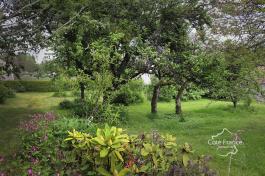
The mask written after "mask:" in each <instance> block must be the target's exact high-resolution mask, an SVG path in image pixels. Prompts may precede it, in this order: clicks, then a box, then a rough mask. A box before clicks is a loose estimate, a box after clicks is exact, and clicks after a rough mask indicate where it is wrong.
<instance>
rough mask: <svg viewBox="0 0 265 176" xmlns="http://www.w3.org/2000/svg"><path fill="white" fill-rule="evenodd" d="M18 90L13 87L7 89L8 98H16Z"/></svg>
mask: <svg viewBox="0 0 265 176" xmlns="http://www.w3.org/2000/svg"><path fill="white" fill-rule="evenodd" d="M15 97H16V92H15V91H14V90H13V89H10V88H8V89H7V98H15Z"/></svg>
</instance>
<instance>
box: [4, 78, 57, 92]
mask: <svg viewBox="0 0 265 176" xmlns="http://www.w3.org/2000/svg"><path fill="white" fill-rule="evenodd" d="M0 82H1V83H3V84H4V85H5V86H6V87H8V88H11V89H13V90H15V91H17V92H54V91H55V87H54V85H53V82H52V81H45V80H41V81H40V80H34V81H33V80H30V81H25V80H12V81H11V80H8V81H0Z"/></svg>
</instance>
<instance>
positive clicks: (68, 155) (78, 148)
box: [0, 113, 215, 176]
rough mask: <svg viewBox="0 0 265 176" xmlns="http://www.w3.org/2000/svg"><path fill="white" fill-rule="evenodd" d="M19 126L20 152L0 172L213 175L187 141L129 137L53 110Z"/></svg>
mask: <svg viewBox="0 0 265 176" xmlns="http://www.w3.org/2000/svg"><path fill="white" fill-rule="evenodd" d="M69 129H72V130H71V131H69V132H68V137H67V130H69ZM21 130H22V131H21V132H22V133H21V134H23V136H22V145H21V147H20V148H21V150H20V151H19V152H18V153H16V154H13V155H12V156H9V157H6V158H5V159H3V158H1V166H2V167H1V169H0V173H1V174H4V175H36V176H37V175H84V176H85V175H119V176H125V175H166V176H177V175H182V176H192V175H207V176H210V175H215V173H214V172H213V171H212V170H210V169H209V167H208V165H207V163H208V160H209V157H196V156H194V154H193V151H192V148H191V146H190V145H189V144H187V143H185V144H184V145H177V143H176V138H175V137H174V136H171V135H160V134H159V133H157V132H153V133H151V134H149V133H146V134H140V135H138V136H135V135H128V134H126V133H125V132H124V130H122V129H121V128H116V127H109V126H108V125H106V126H105V128H103V129H100V128H98V129H97V130H96V126H95V125H93V123H91V121H89V120H87V119H77V118H73V117H72V118H56V117H55V116H54V114H52V113H46V114H35V115H33V117H32V119H31V120H29V121H26V122H23V123H22V125H21ZM195 157H196V159H194V158H195ZM11 161H12V162H11ZM180 173H181V174H180Z"/></svg>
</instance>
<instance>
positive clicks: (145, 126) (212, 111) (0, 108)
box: [0, 93, 265, 176]
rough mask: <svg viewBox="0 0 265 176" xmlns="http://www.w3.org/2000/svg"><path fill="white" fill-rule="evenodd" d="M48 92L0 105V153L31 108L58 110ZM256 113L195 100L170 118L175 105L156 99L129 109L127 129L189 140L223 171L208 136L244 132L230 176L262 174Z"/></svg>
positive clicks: (14, 142) (262, 109)
mask: <svg viewBox="0 0 265 176" xmlns="http://www.w3.org/2000/svg"><path fill="white" fill-rule="evenodd" d="M51 95H52V93H22V94H17V97H16V98H14V99H9V100H8V101H7V103H6V104H5V105H0V133H1V135H0V155H1V154H3V153H9V152H11V151H12V150H11V149H12V148H13V147H14V146H19V145H18V142H19V139H18V138H17V125H18V124H19V121H21V120H25V119H27V118H28V117H29V115H30V114H32V113H34V112H45V111H57V109H56V106H57V105H58V103H59V102H60V101H62V98H55V97H51ZM254 107H255V108H254V111H251V110H246V109H243V108H239V109H238V110H233V109H232V108H231V105H230V104H228V103H225V102H211V101H209V100H199V101H193V102H185V103H183V110H184V116H185V119H186V122H179V121H178V119H176V118H175V116H174V103H159V106H158V110H159V113H158V114H157V115H156V116H153V115H150V113H149V111H150V107H149V103H147V102H146V103H143V104H139V105H133V106H130V107H129V117H128V122H127V124H125V125H123V126H124V127H125V128H127V129H128V131H129V132H130V133H134V134H135V133H138V132H144V131H152V130H158V131H159V132H161V133H171V134H174V135H176V136H177V139H178V143H179V144H182V143H184V142H189V143H190V144H192V146H193V148H194V149H195V153H196V154H210V155H212V156H213V157H214V159H213V165H214V167H216V168H217V169H218V170H220V175H226V170H227V165H228V159H226V158H221V157H220V156H218V155H217V152H216V149H215V148H214V147H211V146H209V145H208V144H207V141H208V139H209V138H210V137H211V136H212V135H214V134H217V133H218V132H220V131H221V130H222V129H223V128H228V129H229V130H231V131H237V130H244V131H243V134H242V139H243V141H244V143H245V144H244V145H243V146H240V147H239V153H238V154H237V155H236V156H235V157H234V159H233V161H232V168H231V169H232V170H231V172H232V174H231V175H235V176H237V175H241V176H244V175H246V176H260V175H264V174H265V168H264V166H265V152H264V149H265V116H264V115H265V105H258V104H255V106H254Z"/></svg>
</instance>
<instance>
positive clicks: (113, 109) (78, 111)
mask: <svg viewBox="0 0 265 176" xmlns="http://www.w3.org/2000/svg"><path fill="white" fill-rule="evenodd" d="M125 111H126V109H125V107H123V106H116V105H112V104H101V103H98V104H94V103H93V102H91V101H85V100H80V99H76V100H75V101H74V102H73V106H72V112H73V114H74V115H75V116H78V117H81V118H87V119H91V120H92V121H93V122H101V123H104V122H106V123H109V124H112V125H117V124H119V123H120V121H122V120H123V119H124V118H125V114H126V112H125Z"/></svg>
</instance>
